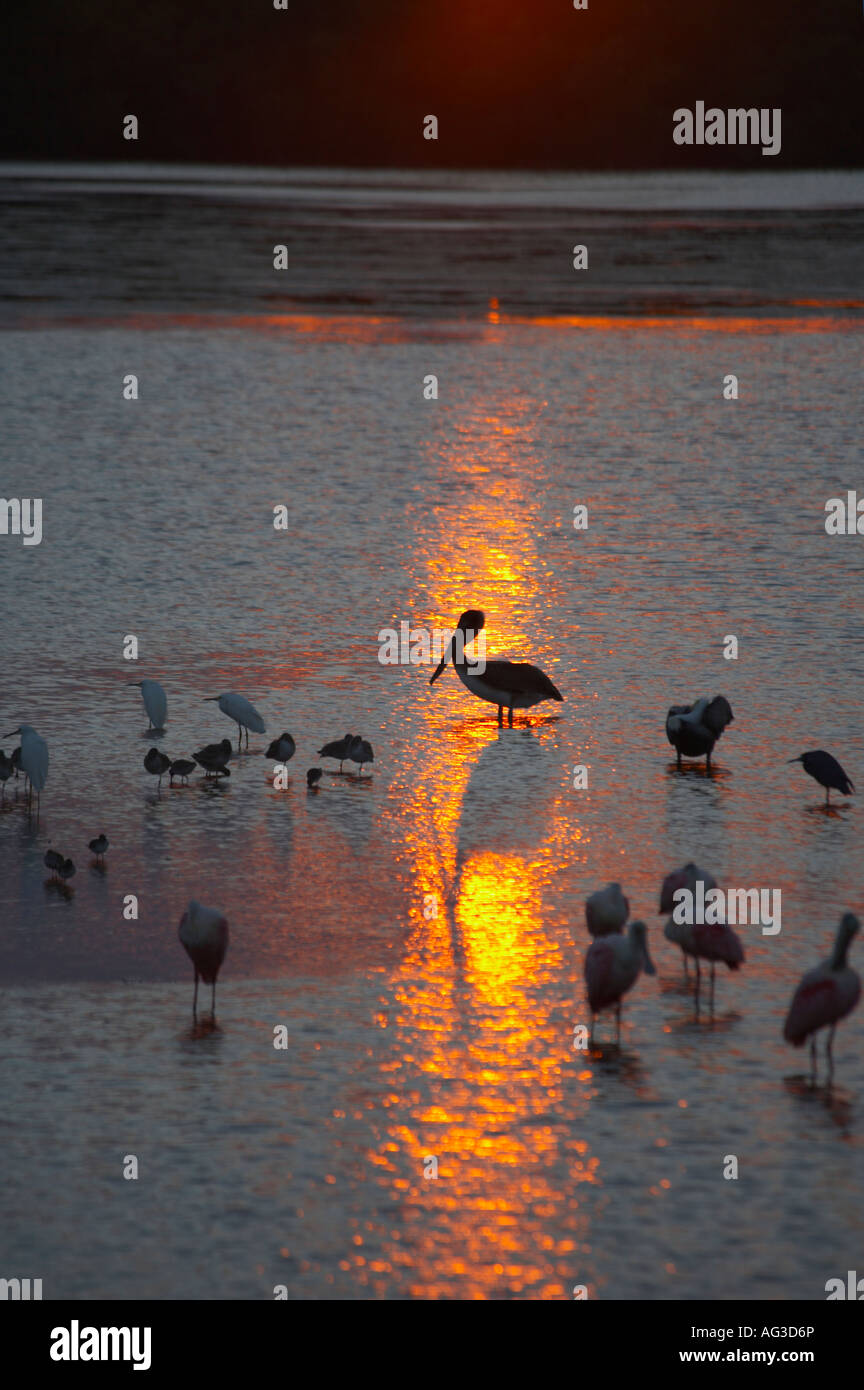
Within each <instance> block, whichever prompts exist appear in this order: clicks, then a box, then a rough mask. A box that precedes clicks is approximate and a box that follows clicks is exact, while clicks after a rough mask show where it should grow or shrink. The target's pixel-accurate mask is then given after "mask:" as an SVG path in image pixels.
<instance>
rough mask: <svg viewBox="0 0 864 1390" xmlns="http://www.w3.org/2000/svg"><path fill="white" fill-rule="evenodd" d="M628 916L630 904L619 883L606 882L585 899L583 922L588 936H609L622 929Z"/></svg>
mask: <svg viewBox="0 0 864 1390" xmlns="http://www.w3.org/2000/svg"><path fill="white" fill-rule="evenodd" d="M629 916H630V904H629V902H628V901H627V899H626V898H625V897H624V894H623V893H622V892H621V884H620V883H607V885H606V887H605V888H598V890H597V892H596V893H592V894H591V896H590V898H586V899H585V922H586V924H587V926H588V932H589V935H590V936H611V935H612V933H613V932H620V931H623V929H624V923H625V922H626V921H627V918H628V917H629Z"/></svg>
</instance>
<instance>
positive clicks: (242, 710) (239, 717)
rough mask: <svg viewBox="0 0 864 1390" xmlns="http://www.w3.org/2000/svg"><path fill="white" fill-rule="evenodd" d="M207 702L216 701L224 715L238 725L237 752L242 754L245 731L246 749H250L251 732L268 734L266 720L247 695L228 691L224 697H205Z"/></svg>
mask: <svg viewBox="0 0 864 1390" xmlns="http://www.w3.org/2000/svg"><path fill="white" fill-rule="evenodd" d="M204 699H205V702H206V701H207V700H215V701H216V703H217V704H218V706H219V708H220V710H221V711H222V713H223V714H227V716H228V718H229V719H233V720H234V723H235V724H236V725H237V752H238V753H239V752H240V741H241V739H242V737H243V730H244V729H245V730H246V747H247V748H248V747H249V730H250V729H251V730H252V732H253V733H254V734H263V733H266V726H265V724H264V720H263V719H262V718H261V716H260V714H259V713H258V711H257V709H256V708H255V706H254V705H252V704H250V703H249V701H248V700H247V699H246V696H245V695H236V694H235V693H234V691H233V690H227V691H225V693H224V694H222V695H205V696H204Z"/></svg>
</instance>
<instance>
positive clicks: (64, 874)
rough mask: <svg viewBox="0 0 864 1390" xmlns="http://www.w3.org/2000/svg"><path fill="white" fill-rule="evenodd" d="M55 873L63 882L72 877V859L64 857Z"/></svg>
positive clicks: (73, 873) (73, 875) (73, 874)
mask: <svg viewBox="0 0 864 1390" xmlns="http://www.w3.org/2000/svg"><path fill="white" fill-rule="evenodd" d="M57 873H58V875H59V877H60V878H62V879H63V880H64V882H66V881H67V880H68V879H70V878H74V877H75V865H74V864H73V863H72V860H71V859H64V860H63V863H62V864H61V865H60V866H59V867H58V869H57Z"/></svg>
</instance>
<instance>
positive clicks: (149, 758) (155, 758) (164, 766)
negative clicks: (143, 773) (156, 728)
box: [144, 748, 171, 787]
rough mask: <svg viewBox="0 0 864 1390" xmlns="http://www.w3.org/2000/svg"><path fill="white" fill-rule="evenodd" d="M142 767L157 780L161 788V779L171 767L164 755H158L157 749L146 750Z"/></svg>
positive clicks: (169, 761) (168, 759)
mask: <svg viewBox="0 0 864 1390" xmlns="http://www.w3.org/2000/svg"><path fill="white" fill-rule="evenodd" d="M144 766H145V768H146V769H147V771H148V772H150V773H152V775H153V776H154V777H158V778H159V786H160V787H161V786H162V778H163V777H164V776H165V773H166V772H167V771H168V769H169V767H170V766H171V759H170V758H169V757H168V756H167V754H166V753H160V752H159V749H158V748H148V749H147V752H146V753H145V754H144Z"/></svg>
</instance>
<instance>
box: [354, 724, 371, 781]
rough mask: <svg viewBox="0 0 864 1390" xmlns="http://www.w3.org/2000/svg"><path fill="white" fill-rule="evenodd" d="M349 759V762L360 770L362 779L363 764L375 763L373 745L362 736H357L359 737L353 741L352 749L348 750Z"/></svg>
mask: <svg viewBox="0 0 864 1390" xmlns="http://www.w3.org/2000/svg"><path fill="white" fill-rule="evenodd" d="M347 757H348V761H349V762H351V763H356V764H357V766H358V767H359V769H360V773H359V775H360V776H361V777H362V776H363V764H364V763H374V761H375V754H374V753H373V752H372V744H371V743H370V742H369V740H368V739H367V738H363V737H362V736H361V735H360V734H357V736H356V737H355V738H353V739H352V740H351V747H350V748H349V749H348V754H347Z"/></svg>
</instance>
